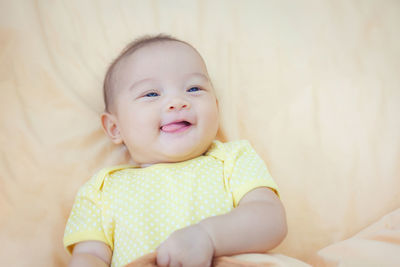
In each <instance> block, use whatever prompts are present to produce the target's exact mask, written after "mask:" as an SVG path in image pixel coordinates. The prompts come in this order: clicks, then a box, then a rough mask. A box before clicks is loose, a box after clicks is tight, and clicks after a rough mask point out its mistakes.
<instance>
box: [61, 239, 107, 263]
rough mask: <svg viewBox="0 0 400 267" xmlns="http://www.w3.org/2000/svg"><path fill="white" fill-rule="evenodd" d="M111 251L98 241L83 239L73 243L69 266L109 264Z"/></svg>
mask: <svg viewBox="0 0 400 267" xmlns="http://www.w3.org/2000/svg"><path fill="white" fill-rule="evenodd" d="M111 256H112V252H111V249H110V247H109V246H108V245H106V244H105V243H103V242H100V241H85V242H80V243H78V244H76V245H75V247H74V250H73V252H72V259H71V262H70V263H69V265H68V266H69V267H92V266H93V267H95V266H96V267H104V266H110V263H111Z"/></svg>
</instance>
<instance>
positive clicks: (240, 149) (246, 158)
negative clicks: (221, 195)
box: [225, 140, 279, 207]
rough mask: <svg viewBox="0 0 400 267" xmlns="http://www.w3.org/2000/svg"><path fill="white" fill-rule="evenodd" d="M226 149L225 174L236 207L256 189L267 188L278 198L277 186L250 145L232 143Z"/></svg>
mask: <svg viewBox="0 0 400 267" xmlns="http://www.w3.org/2000/svg"><path fill="white" fill-rule="evenodd" d="M230 146H231V147H229V148H228V149H227V153H229V156H227V159H226V162H225V168H227V169H226V170H225V174H226V175H227V176H228V184H229V188H230V191H231V193H232V198H233V204H234V207H236V206H237V205H238V204H239V201H240V200H241V199H242V197H243V196H244V195H245V194H246V193H248V192H250V191H251V190H253V189H255V188H258V187H268V188H270V189H272V190H273V191H274V192H275V193H276V194H277V195H278V196H279V194H278V186H277V184H276V183H275V181H274V180H273V179H272V177H271V175H270V173H269V171H268V169H267V166H266V165H265V163H264V161H263V160H262V159H261V157H260V156H259V155H258V154H257V153H256V151H255V150H254V149H253V148H252V147H251V145H250V143H249V142H248V141H245V140H241V141H237V142H232V143H231V144H230Z"/></svg>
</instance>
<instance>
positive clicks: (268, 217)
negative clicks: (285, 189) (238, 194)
mask: <svg viewBox="0 0 400 267" xmlns="http://www.w3.org/2000/svg"><path fill="white" fill-rule="evenodd" d="M286 233H287V225H286V216H285V210H284V208H283V205H282V203H281V201H280V199H279V198H278V197H277V196H276V194H275V193H274V192H273V191H272V190H270V189H268V188H257V189H254V190H252V191H250V192H249V193H247V194H246V195H245V196H244V197H243V198H242V199H241V201H240V202H239V205H238V207H237V208H235V209H233V210H232V211H231V212H229V213H227V214H224V215H219V216H214V217H210V218H207V219H205V220H203V221H201V222H200V223H198V224H196V225H192V226H189V227H186V228H183V229H180V230H178V231H176V232H174V233H173V234H172V235H171V236H170V237H169V238H168V239H167V240H166V241H165V242H164V243H162V244H161V245H160V247H159V248H158V250H157V263H158V264H159V266H179V265H181V266H208V265H209V264H210V262H211V260H212V256H213V255H214V256H222V255H233V254H239V253H246V252H266V251H268V250H270V249H272V248H274V247H276V246H277V245H278V244H279V243H280V242H281V241H282V240H283V239H284V238H285V236H286Z"/></svg>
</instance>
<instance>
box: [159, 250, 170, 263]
mask: <svg viewBox="0 0 400 267" xmlns="http://www.w3.org/2000/svg"><path fill="white" fill-rule="evenodd" d="M169 261H170V258H169V255H168V252H167V251H166V250H165V249H158V250H157V258H156V263H157V266H159V267H168V266H170V264H169Z"/></svg>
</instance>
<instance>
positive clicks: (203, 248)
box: [157, 224, 214, 267]
mask: <svg viewBox="0 0 400 267" xmlns="http://www.w3.org/2000/svg"><path fill="white" fill-rule="evenodd" d="M213 254H214V244H213V242H212V240H211V238H210V236H209V235H208V233H207V231H206V230H205V229H204V228H203V227H202V226H200V225H198V224H194V225H191V226H188V227H185V228H182V229H180V230H177V231H175V232H173V233H172V234H171V235H170V236H169V237H168V238H167V240H165V241H164V242H163V243H161V245H160V246H159V247H158V248H157V265H158V266H160V267H175V266H181V267H197V266H199V267H200V266H201V267H204V266H206V267H208V266H211V262H212V258H213Z"/></svg>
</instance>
